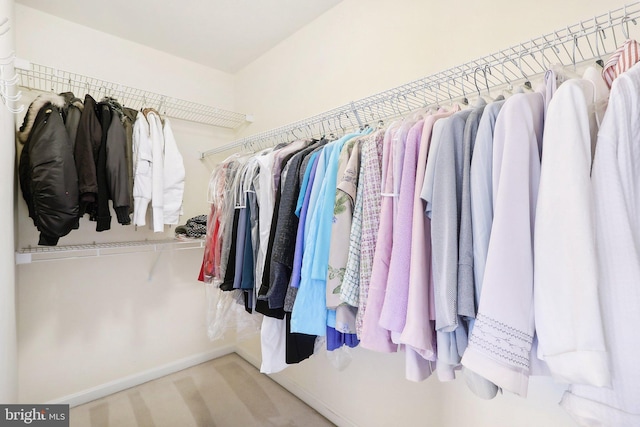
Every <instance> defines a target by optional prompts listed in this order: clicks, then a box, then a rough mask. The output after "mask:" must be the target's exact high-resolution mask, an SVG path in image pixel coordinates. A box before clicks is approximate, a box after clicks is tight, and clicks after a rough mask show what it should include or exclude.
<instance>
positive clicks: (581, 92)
mask: <svg viewBox="0 0 640 427" xmlns="http://www.w3.org/2000/svg"><path fill="white" fill-rule="evenodd" d="M592 75H593V74H592ZM594 77H595V78H594V79H593V80H586V79H574V80H568V81H566V82H565V83H563V84H562V86H560V88H559V89H558V91H557V92H556V94H555V95H554V97H553V99H552V101H551V102H550V104H549V110H548V114H547V120H546V123H545V127H544V137H543V145H544V150H543V151H542V167H541V172H540V188H539V193H538V204H537V207H536V224H535V239H534V245H535V246H534V247H535V250H534V252H535V254H536V256H535V265H534V307H535V324H536V332H537V334H538V340H539V346H538V357H539V358H541V359H543V360H544V361H545V362H547V365H548V367H549V370H550V371H551V374H552V376H553V377H554V379H555V380H556V381H558V382H563V383H569V384H571V383H574V384H575V383H577V384H592V385H595V386H607V385H609V383H610V379H609V368H608V367H607V354H606V348H605V343H604V335H603V327H602V316H601V313H600V306H599V300H598V274H597V265H596V264H597V263H596V240H595V229H594V218H593V209H592V206H593V202H592V192H591V177H590V174H591V146H592V140H594V141H595V137H596V135H595V134H596V133H597V121H598V120H597V119H596V114H598V115H599V117H600V118H602V117H603V114H604V108H603V107H605V106H606V104H604V103H603V102H602V101H603V100H604V101H605V102H606V99H607V96H608V92H609V91H608V89H607V87H606V85H605V83H604V81H603V80H602V78H601V77H600V76H599V75H598V74H595V76H594ZM596 107H597V108H598V110H599V111H596ZM592 131H595V132H592Z"/></svg>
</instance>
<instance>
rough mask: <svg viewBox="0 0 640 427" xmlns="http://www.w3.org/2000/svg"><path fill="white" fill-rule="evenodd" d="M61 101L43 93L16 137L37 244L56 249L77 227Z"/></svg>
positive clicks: (73, 167) (73, 168)
mask: <svg viewBox="0 0 640 427" xmlns="http://www.w3.org/2000/svg"><path fill="white" fill-rule="evenodd" d="M64 104H65V101H64V98H63V97H61V96H59V95H56V94H44V95H40V96H39V97H38V98H36V100H35V101H33V102H32V103H31V105H30V106H29V110H28V111H27V115H26V116H25V119H24V122H23V124H22V126H21V127H20V132H19V134H18V139H19V141H20V142H21V143H22V144H24V146H23V149H22V153H21V154H20V163H19V167H18V173H19V177H20V187H21V189H22V195H23V197H24V200H25V202H26V203H27V206H28V208H29V216H30V217H31V218H32V219H33V223H34V224H35V226H36V227H37V228H38V230H39V231H40V240H39V242H38V244H39V245H45V246H55V245H56V244H57V243H58V239H59V238H60V237H62V236H66V235H67V234H69V232H70V231H71V230H72V229H74V228H77V226H78V212H79V210H78V174H77V172H76V165H75V161H74V158H73V144H72V142H71V140H70V138H69V134H68V132H67V129H66V128H65V123H64V120H63V118H62V109H63V107H64Z"/></svg>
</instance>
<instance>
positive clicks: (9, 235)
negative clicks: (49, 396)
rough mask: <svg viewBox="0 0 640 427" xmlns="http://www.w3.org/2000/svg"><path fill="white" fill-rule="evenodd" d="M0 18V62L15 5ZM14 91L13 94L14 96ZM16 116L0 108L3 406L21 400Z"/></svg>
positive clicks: (5, 0) (10, 41)
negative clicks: (0, 26) (0, 23)
mask: <svg viewBox="0 0 640 427" xmlns="http://www.w3.org/2000/svg"><path fill="white" fill-rule="evenodd" d="M0 17H6V18H9V22H8V24H5V26H4V27H3V29H6V25H9V26H11V29H10V30H9V31H8V32H7V33H5V34H3V35H2V36H0V58H7V57H9V56H10V55H11V53H12V52H13V50H14V28H15V21H14V20H13V1H11V0H2V1H0ZM2 72H3V75H2V76H0V77H1V78H4V79H7V78H10V77H12V76H13V67H12V66H8V67H3V70H2ZM13 92H14V91H13V90H11V93H10V94H12V93H13ZM13 120H14V119H13V114H12V113H10V112H9V110H8V109H7V108H5V105H0V141H2V144H0V162H1V164H0V236H2V239H0V272H2V273H0V274H1V276H0V277H1V278H2V280H0V402H6V403H15V402H17V398H18V373H17V371H16V369H15V367H16V364H17V339H16V305H15V298H16V297H15V294H16V292H15V289H16V280H15V270H16V269H15V264H14V255H13V254H14V250H15V235H16V231H15V229H16V227H15V216H14V206H15V181H14V178H13V177H14V176H15V171H14V168H15V161H14V158H15V147H14V145H13V144H12V141H13V137H14V132H13Z"/></svg>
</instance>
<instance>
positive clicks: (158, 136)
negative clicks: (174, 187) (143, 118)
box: [147, 111, 164, 233]
mask: <svg viewBox="0 0 640 427" xmlns="http://www.w3.org/2000/svg"><path fill="white" fill-rule="evenodd" d="M147 121H148V122H149V135H150V138H151V152H152V155H153V160H152V163H151V170H152V183H151V206H152V207H153V209H152V217H151V219H152V221H153V231H154V232H156V233H162V232H163V231H164V160H163V157H164V137H163V135H162V121H161V120H160V116H159V115H158V114H156V113H155V112H153V111H149V112H148V113H147Z"/></svg>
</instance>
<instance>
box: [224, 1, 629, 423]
mask: <svg viewBox="0 0 640 427" xmlns="http://www.w3.org/2000/svg"><path fill="white" fill-rule="evenodd" d="M623 4H624V2H623V1H622V0H616V1H610V0H607V1H605V0H590V1H583V0H567V1H564V2H561V3H558V2H556V1H554V0H540V1H537V2H531V1H526V2H523V1H520V2H513V1H508V0H497V1H496V0H491V1H490V0H480V1H475V2H468V1H465V2H463V1H460V0H451V1H446V2H436V1H417V0H395V1H388V0H387V1H385V0H344V1H343V2H341V3H340V4H338V5H337V6H336V7H334V8H332V9H331V10H329V11H328V12H327V13H325V14H324V15H322V16H321V17H319V18H318V19H316V20H315V21H314V22H312V23H311V24H309V25H307V26H305V27H304V28H302V29H301V30H300V31H298V32H297V33H296V34H294V35H293V36H291V37H290V38H288V39H287V40H285V41H284V42H282V43H281V44H280V45H278V46H277V47H275V48H274V49H272V50H271V51H269V52H267V53H266V54H265V55H263V56H262V57H261V58H259V59H258V60H256V61H255V62H253V63H252V64H250V65H249V66H247V67H246V68H244V69H243V70H241V71H240V72H239V73H238V75H237V81H236V102H237V108H239V109H240V110H246V111H251V112H252V113H253V114H254V115H255V119H256V121H255V123H254V124H252V125H251V126H250V127H249V128H247V129H245V134H247V135H250V134H253V133H257V132H260V131H263V130H267V129H270V128H273V127H277V126H280V125H284V124H287V123H290V122H293V121H295V120H298V119H303V118H305V117H309V116H311V115H314V114H318V113H321V112H323V111H326V110H329V109H331V108H333V107H336V106H339V105H342V104H345V103H347V102H349V101H351V100H357V99H359V98H362V97H366V96H368V95H371V94H374V93H376V92H379V91H382V90H385V89H388V88H391V87H394V86H398V85H401V84H403V83H405V82H408V81H411V80H414V79H417V78H420V77H424V76H427V75H429V74H431V73H434V72H437V71H441V70H444V69H446V68H448V67H451V66H455V65H457V64H462V63H464V62H467V61H469V60H472V59H475V58H477V57H480V56H483V55H485V54H488V53H491V52H494V51H498V50H500V49H503V48H506V47H508V46H510V45H513V44H517V43H519V42H522V41H525V40H528V39H531V38H533V37H536V36H539V35H542V34H545V33H548V32H550V31H553V30H555V29H558V28H563V27H564V26H566V25H568V24H573V23H575V22H578V21H580V20H583V19H588V18H590V17H592V16H594V15H595V14H600V13H604V12H606V11H608V10H610V9H613V8H616V7H621V6H623ZM632 31H636V32H637V31H638V30H637V29H634V28H632ZM632 34H633V33H632ZM239 348H240V352H241V353H242V354H244V355H245V356H247V357H248V358H249V359H250V360H259V357H260V348H259V345H258V341H257V339H256V340H250V341H247V342H244V343H241V344H240V346H239ZM274 378H276V379H277V380H278V381H281V382H282V383H283V384H285V385H286V386H288V387H292V389H293V390H297V392H298V393H299V394H300V395H301V396H305V397H306V398H307V399H308V400H309V401H310V402H313V403H314V404H316V405H318V407H319V408H321V409H322V408H324V409H326V411H327V412H326V413H329V415H331V413H332V412H333V413H335V415H336V417H337V418H332V419H334V420H342V421H341V423H344V424H346V425H358V426H389V425H402V426H405V425H406V426H422V425H433V426H439V427H441V426H451V427H453V426H460V425H469V426H471V425H472V426H474V427H483V426H509V427H513V426H531V427H533V426H545V427H553V426H556V427H561V426H569V425H574V424H573V422H572V421H571V420H570V418H569V417H568V415H567V414H565V413H564V412H563V411H562V410H561V409H560V408H559V406H558V405H557V402H558V401H559V399H560V396H561V395H562V391H563V387H562V386H560V385H556V384H553V383H552V382H551V380H549V379H547V378H535V379H532V380H531V384H530V389H529V394H530V396H529V397H528V398H527V399H522V398H518V397H516V396H513V395H510V394H508V393H506V394H504V395H499V396H498V397H497V398H496V399H494V400H493V401H488V402H486V401H483V400H480V399H479V398H476V397H475V396H474V395H473V394H472V393H471V392H469V391H468V390H467V387H466V385H465V384H464V381H463V380H457V381H456V382H454V383H439V382H438V380H437V379H436V378H430V379H429V380H427V381H425V382H424V383H421V384H414V383H411V382H408V381H406V380H405V379H404V362H403V359H402V357H400V356H399V355H385V354H376V353H373V352H370V351H366V350H363V349H357V350H355V351H353V361H352V364H351V366H349V367H348V368H347V369H346V370H345V371H343V372H337V371H336V370H335V369H334V368H333V367H331V366H330V364H329V363H328V362H327V360H326V358H324V356H322V355H321V356H318V357H314V358H313V359H311V360H308V361H305V362H303V363H302V364H300V365H299V366H294V367H290V368H288V369H287V370H285V371H284V372H282V373H280V374H278V375H274Z"/></svg>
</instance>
